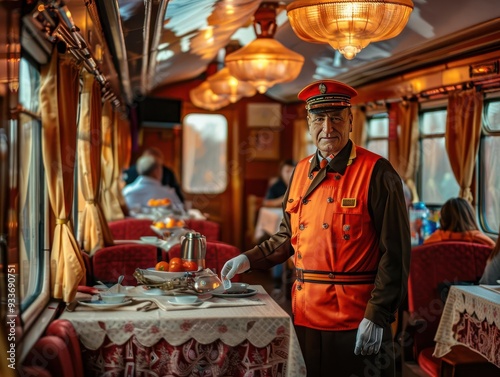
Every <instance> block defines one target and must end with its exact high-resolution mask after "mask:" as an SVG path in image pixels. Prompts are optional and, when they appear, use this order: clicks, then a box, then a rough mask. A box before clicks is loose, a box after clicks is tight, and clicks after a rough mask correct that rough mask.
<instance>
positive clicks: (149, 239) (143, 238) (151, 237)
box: [141, 236, 160, 244]
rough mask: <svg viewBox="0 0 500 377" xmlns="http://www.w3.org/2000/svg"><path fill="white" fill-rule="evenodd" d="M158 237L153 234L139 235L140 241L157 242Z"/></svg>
mask: <svg viewBox="0 0 500 377" xmlns="http://www.w3.org/2000/svg"><path fill="white" fill-rule="evenodd" d="M159 240H160V239H159V238H158V237H154V236H143V237H141V241H142V242H147V243H153V244H157V243H158V241H159Z"/></svg>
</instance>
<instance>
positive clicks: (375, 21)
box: [287, 0, 413, 60]
mask: <svg viewBox="0 0 500 377" xmlns="http://www.w3.org/2000/svg"><path fill="white" fill-rule="evenodd" d="M412 10H413V2H412V1H411V0H376V1H374V0H350V1H346V0H298V1H294V2H292V3H290V4H289V5H288V6H287V12H288V19H289V20H290V24H291V26H292V29H293V30H294V32H295V34H297V36H298V37H299V38H301V39H303V40H304V41H306V42H312V43H328V44H330V45H331V46H332V47H333V48H334V49H336V50H339V52H340V53H341V54H342V55H344V57H345V58H346V59H349V60H350V59H353V58H354V57H355V56H356V54H357V53H358V52H360V51H361V49H363V48H364V47H366V46H367V45H368V44H369V43H370V42H378V41H382V40H385V39H390V38H394V37H395V36H397V35H398V34H399V33H401V31H402V30H403V29H404V27H405V26H406V24H407V22H408V19H409V18H410V14H411V12H412Z"/></svg>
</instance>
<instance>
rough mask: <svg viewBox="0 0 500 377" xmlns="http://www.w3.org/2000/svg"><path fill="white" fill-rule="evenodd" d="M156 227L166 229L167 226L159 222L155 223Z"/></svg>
mask: <svg viewBox="0 0 500 377" xmlns="http://www.w3.org/2000/svg"><path fill="white" fill-rule="evenodd" d="M154 225H155V227H156V228H158V229H164V228H165V224H164V223H163V222H162V221H157V222H155V224H154Z"/></svg>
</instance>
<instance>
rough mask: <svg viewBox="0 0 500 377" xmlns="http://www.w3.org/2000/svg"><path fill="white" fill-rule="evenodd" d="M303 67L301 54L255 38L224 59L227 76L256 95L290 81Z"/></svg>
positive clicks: (277, 43) (275, 41) (274, 42)
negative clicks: (251, 86)
mask: <svg viewBox="0 0 500 377" xmlns="http://www.w3.org/2000/svg"><path fill="white" fill-rule="evenodd" d="M303 64H304V57H303V56H302V55H299V54H297V53H295V52H293V51H290V50H288V49H287V48H286V47H285V46H283V45H282V44H281V43H279V42H278V41H277V40H275V39H269V38H258V39H256V40H254V41H253V42H252V43H250V44H249V45H247V46H245V47H242V48H241V49H239V50H238V51H236V52H233V53H232V54H229V55H228V56H226V66H227V67H228V68H229V71H230V72H231V74H232V75H233V76H235V77H237V78H238V79H239V80H243V81H247V82H249V83H250V84H252V85H253V86H254V87H255V88H257V90H258V91H259V93H265V92H266V90H267V89H269V88H270V87H272V86H274V85H275V84H277V83H282V82H289V81H292V80H294V79H295V78H296V77H297V76H298V75H299V73H300V70H301V69H302V65H303Z"/></svg>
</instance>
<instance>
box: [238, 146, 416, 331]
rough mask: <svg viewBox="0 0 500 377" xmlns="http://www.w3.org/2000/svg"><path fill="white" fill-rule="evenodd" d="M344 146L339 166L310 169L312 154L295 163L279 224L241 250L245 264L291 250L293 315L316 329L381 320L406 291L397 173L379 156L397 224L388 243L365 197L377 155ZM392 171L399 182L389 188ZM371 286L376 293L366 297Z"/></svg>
mask: <svg viewBox="0 0 500 377" xmlns="http://www.w3.org/2000/svg"><path fill="white" fill-rule="evenodd" d="M351 146H352V147H351ZM344 149H346V148H344ZM341 154H342V152H341ZM343 154H344V157H345V162H344V166H343V168H345V171H342V173H343V174H341V173H338V172H331V170H329V171H328V173H327V172H326V170H325V169H322V170H319V172H316V171H314V169H313V168H314V166H313V165H314V164H317V161H316V160H317V159H316V157H315V156H313V157H310V158H307V159H304V160H302V161H300V162H299V163H298V164H297V166H296V168H295V171H294V174H293V177H292V180H291V183H290V187H289V191H288V192H287V194H286V195H285V200H284V204H283V205H284V209H285V211H286V213H285V216H284V220H283V223H282V224H281V230H280V231H279V232H278V233H277V234H276V235H274V236H272V238H271V239H270V240H268V241H265V242H263V243H262V244H261V245H259V246H256V247H255V248H253V249H252V250H249V251H247V252H246V255H247V256H248V258H249V260H250V264H251V268H256V269H259V268H265V267H266V266H269V265H272V264H275V263H279V262H280V261H283V260H286V257H287V255H292V254H293V255H294V262H295V267H296V275H297V280H296V281H295V283H294V286H293V290H292V310H293V314H294V321H295V324H297V325H301V326H306V327H310V328H315V329H318V330H352V329H356V328H357V327H358V325H359V322H360V321H361V320H362V319H363V317H367V318H368V319H370V320H372V321H373V322H375V323H378V324H380V325H382V326H383V325H386V324H387V323H390V322H391V321H392V320H393V318H394V317H393V314H394V311H395V309H397V306H398V305H399V303H400V300H401V298H402V297H403V296H404V294H405V292H406V280H407V273H408V263H409V251H410V232H409V226H408V218H407V214H406V212H405V205H404V195H403V192H402V185H401V180H400V179H399V177H398V176H397V174H396V173H395V171H394V170H393V169H392V167H390V164H388V162H387V161H386V160H383V161H382V164H384V165H383V169H379V170H380V171H383V172H384V174H386V175H387V178H388V179H387V182H382V183H380V185H381V186H383V188H382V189H381V190H379V191H382V192H384V193H385V194H384V195H385V196H384V200H386V201H391V200H393V201H394V202H393V205H394V206H396V205H397V207H398V209H394V214H396V218H393V221H394V223H395V224H396V226H397V227H398V229H395V233H394V239H395V241H394V242H393V243H391V242H387V243H386V242H385V241H382V242H380V232H381V231H380V229H381V228H383V224H379V225H380V227H376V226H374V224H373V220H372V217H371V214H370V208H371V202H370V200H372V201H373V200H374V198H371V199H370V198H369V190H370V184H371V177H372V175H373V174H374V173H373V170H374V167H375V166H376V164H377V161H379V160H380V156H378V155H376V154H374V153H371V152H369V151H367V150H365V149H363V148H359V147H356V146H354V145H353V144H352V143H349V144H348V148H347V150H345V151H344V153H343ZM338 157H340V159H342V157H341V156H340V154H339V155H338V156H337V157H335V159H337V158H338ZM335 159H334V160H333V161H335ZM333 161H332V162H331V163H330V165H332V163H333ZM336 163H337V164H338V163H339V160H337V161H336ZM339 170H342V169H339ZM393 179H395V180H397V184H396V185H394V184H392V186H393V188H391V183H390V182H391V180H393ZM387 190H389V191H391V190H393V191H394V193H386V191H387ZM375 200H376V201H379V198H376V199H375ZM386 217H390V216H386ZM377 219H378V218H377ZM381 219H382V217H381ZM381 221H382V220H381ZM384 237H385V236H384ZM389 248H390V249H391V250H390V252H387V250H388V249H389ZM381 260H382V263H381ZM380 266H382V267H380ZM379 267H380V270H381V271H379ZM376 286H377V289H375V290H374V288H375V287H376ZM391 286H392V287H391ZM388 287H390V288H388ZM384 290H386V292H385V297H384ZM372 291H373V292H372ZM374 292H375V296H376V297H372V295H373V294H374ZM370 301H372V302H371V304H370V305H368V306H369V308H367V304H369V302H370Z"/></svg>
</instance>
